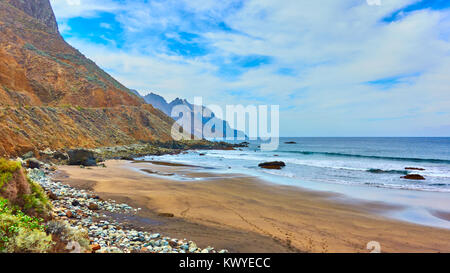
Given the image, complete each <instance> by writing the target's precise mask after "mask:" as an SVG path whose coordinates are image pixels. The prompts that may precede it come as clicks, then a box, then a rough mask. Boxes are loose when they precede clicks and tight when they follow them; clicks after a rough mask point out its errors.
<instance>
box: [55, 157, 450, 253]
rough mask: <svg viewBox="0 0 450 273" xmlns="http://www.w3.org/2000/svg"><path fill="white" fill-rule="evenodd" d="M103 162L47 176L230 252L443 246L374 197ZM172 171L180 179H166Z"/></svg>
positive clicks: (439, 232)
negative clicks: (364, 199)
mask: <svg viewBox="0 0 450 273" xmlns="http://www.w3.org/2000/svg"><path fill="white" fill-rule="evenodd" d="M106 165H107V168H86V169H81V168H79V167H74V166H63V167H60V169H59V172H58V174H57V175H55V179H57V180H59V181H62V182H64V183H67V184H70V185H72V186H75V187H82V188H89V189H92V190H94V191H96V192H97V193H98V194H99V195H100V196H101V197H102V198H104V199H107V198H111V199H115V200H117V201H120V202H127V203H128V204H130V205H132V206H134V207H140V208H142V209H143V210H142V211H141V213H140V214H139V216H140V217H142V219H151V221H149V222H148V223H146V222H145V221H141V222H140V223H135V224H141V226H142V228H144V229H146V230H149V231H152V232H160V233H162V234H166V235H167V236H171V237H177V238H188V239H190V240H193V241H196V242H197V243H198V244H199V245H200V246H202V247H205V246H208V245H212V246H214V247H216V248H217V249H219V248H226V249H228V250H230V251H231V252H363V253H364V252H369V251H368V250H367V249H366V246H367V243H368V242H370V241H377V242H379V243H380V244H381V250H382V251H383V252H450V230H446V229H438V228H432V227H425V226H420V225H415V224H410V223H406V222H401V221H396V220H390V219H387V218H384V217H381V216H378V215H377V214H376V212H379V211H383V210H395V209H397V208H395V207H392V206H387V205H384V204H382V203H361V202H358V203H356V202H349V200H346V202H345V203H344V202H339V201H336V200H335V197H336V195H334V194H331V193H330V194H327V193H318V192H312V191H307V190H302V189H300V188H297V187H288V186H279V185H273V184H268V183H265V182H263V181H260V180H258V179H256V178H254V177H249V176H244V175H228V174H227V175H221V174H211V173H207V172H206V171H204V172H202V171H201V169H200V168H197V167H195V166H183V165H180V164H176V165H173V164H167V165H166V164H162V163H158V164H152V163H150V162H138V163H132V162H127V161H108V162H106ZM193 169H195V170H196V171H195V172H193ZM161 174H162V175H161ZM167 174H171V176H170V177H169V176H167ZM172 174H173V176H172ZM180 177H181V178H184V179H185V181H178V180H174V179H173V178H180ZM191 178H192V179H191ZM161 213H166V214H167V213H168V214H173V215H174V216H175V217H173V218H168V217H163V216H160V214H161ZM155 222H156V223H159V224H155Z"/></svg>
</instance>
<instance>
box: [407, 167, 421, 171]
mask: <svg viewBox="0 0 450 273" xmlns="http://www.w3.org/2000/svg"><path fill="white" fill-rule="evenodd" d="M405 170H410V171H425V169H422V168H415V167H406V168H405Z"/></svg>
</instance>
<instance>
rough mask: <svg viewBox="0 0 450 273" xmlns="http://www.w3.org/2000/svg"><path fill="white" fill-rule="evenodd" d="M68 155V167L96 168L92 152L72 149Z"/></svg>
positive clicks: (95, 156)
mask: <svg viewBox="0 0 450 273" xmlns="http://www.w3.org/2000/svg"><path fill="white" fill-rule="evenodd" d="M68 155H69V165H81V166H97V155H96V154H95V153H94V152H93V151H89V150H84V149H74V150H70V151H69V152H68Z"/></svg>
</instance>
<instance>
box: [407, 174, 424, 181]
mask: <svg viewBox="0 0 450 273" xmlns="http://www.w3.org/2000/svg"><path fill="white" fill-rule="evenodd" d="M402 178H403V179H409V180H426V179H425V177H423V176H421V175H420V174H408V175H405V176H402Z"/></svg>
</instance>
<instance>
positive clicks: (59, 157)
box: [53, 151, 69, 160]
mask: <svg viewBox="0 0 450 273" xmlns="http://www.w3.org/2000/svg"><path fill="white" fill-rule="evenodd" d="M53 158H54V159H56V160H68V159H69V155H68V154H66V153H64V152H61V151H56V152H54V153H53Z"/></svg>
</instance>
